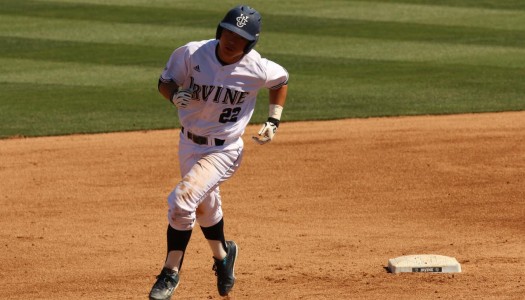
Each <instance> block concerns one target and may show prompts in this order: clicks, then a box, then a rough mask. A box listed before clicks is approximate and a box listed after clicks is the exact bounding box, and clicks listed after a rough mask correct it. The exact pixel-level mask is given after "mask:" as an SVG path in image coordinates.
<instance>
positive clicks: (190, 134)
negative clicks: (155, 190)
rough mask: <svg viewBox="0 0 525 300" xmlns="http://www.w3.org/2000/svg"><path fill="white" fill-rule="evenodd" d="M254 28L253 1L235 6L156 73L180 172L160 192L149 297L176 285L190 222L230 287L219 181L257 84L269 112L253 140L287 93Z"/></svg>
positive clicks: (266, 130)
mask: <svg viewBox="0 0 525 300" xmlns="http://www.w3.org/2000/svg"><path fill="white" fill-rule="evenodd" d="M260 29H261V15H260V14H259V13H258V12H257V11H256V10H255V9H253V8H251V7H249V6H246V5H240V6H236V7H234V8H233V9H231V10H230V11H228V13H227V14H226V16H225V17H224V19H223V20H222V21H221V22H220V23H219V25H218V27H217V32H216V37H215V39H211V40H205V41H196V42H190V43H188V44H186V45H184V46H182V47H179V48H177V49H175V51H174V52H173V53H172V54H171V56H170V58H169V60H168V62H167V64H166V67H165V68H164V71H163V72H162V74H161V76H160V79H159V85H158V88H159V92H160V93H161V94H162V96H164V97H165V98H166V99H168V100H169V101H171V102H172V103H173V104H174V105H175V106H176V107H177V109H178V115H179V120H180V123H181V125H182V128H181V131H180V142H179V162H180V171H181V176H182V180H181V181H180V182H179V183H178V184H177V186H176V187H175V189H174V190H173V191H172V192H171V193H170V194H169V196H168V206H169V209H168V221H169V225H168V230H167V248H168V249H167V256H166V260H165V262H164V266H163V268H162V271H161V272H160V275H158V276H157V281H156V282H155V284H154V285H153V287H152V289H151V292H150V294H149V298H150V299H170V298H171V296H172V294H173V292H174V290H175V289H176V288H177V286H178V284H179V273H180V270H181V266H182V262H183V258H184V253H185V250H186V247H187V245H188V243H189V240H190V237H191V234H192V230H193V228H194V226H195V224H196V222H197V223H198V224H199V226H200V228H201V230H202V232H203V234H204V237H205V238H206V240H207V241H208V243H209V246H210V248H211V251H212V253H213V260H214V264H213V270H215V275H216V276H217V289H218V291H219V294H220V295H221V296H226V295H228V293H229V292H230V291H231V289H232V288H233V285H234V282H235V274H234V267H235V260H236V258H237V254H238V253H239V248H238V246H237V244H236V243H235V242H233V241H230V240H228V241H227V240H226V238H225V235H224V221H223V212H222V209H221V195H220V191H219V186H220V184H221V183H223V182H224V181H226V180H227V179H229V178H230V177H231V176H232V175H233V174H234V173H235V171H236V170H237V169H238V168H239V166H240V164H241V160H242V157H243V145H244V144H243V140H242V138H241V136H242V135H243V133H244V130H245V128H246V125H247V124H248V122H249V120H250V118H251V116H252V114H253V111H254V107H255V101H256V98H257V92H258V90H259V89H261V88H267V89H269V117H268V120H267V121H266V122H265V123H264V124H263V125H262V127H261V129H260V130H259V132H258V135H257V136H255V137H253V139H254V141H255V142H257V143H259V144H261V145H264V144H266V143H268V142H270V141H271V140H272V139H273V138H274V135H275V133H276V131H277V128H278V127H279V120H280V119H281V114H282V110H283V106H284V103H285V100H286V94H287V83H288V73H287V71H286V70H285V69H284V68H283V67H281V66H280V65H278V64H276V63H275V62H272V61H270V60H268V59H265V58H262V57H261V55H260V54H259V53H258V52H257V51H255V50H253V48H254V47H255V45H256V44H257V41H258V39H259V32H260Z"/></svg>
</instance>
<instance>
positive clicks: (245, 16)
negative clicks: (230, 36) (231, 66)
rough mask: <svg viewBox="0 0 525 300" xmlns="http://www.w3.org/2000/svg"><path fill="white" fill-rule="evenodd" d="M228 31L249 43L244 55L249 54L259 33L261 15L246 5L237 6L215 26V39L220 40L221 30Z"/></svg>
mask: <svg viewBox="0 0 525 300" xmlns="http://www.w3.org/2000/svg"><path fill="white" fill-rule="evenodd" d="M223 29H228V30H229V31H232V32H235V33H236V34H238V35H240V36H242V37H243V38H245V39H247V40H248V41H249V43H248V45H247V46H246V48H244V53H245V54H246V53H248V52H250V51H251V50H252V49H253V47H255V44H257V41H258V40H259V33H260V32H261V14H259V12H258V11H256V10H255V9H253V8H251V7H249V6H247V5H239V6H236V7H234V8H232V9H231V10H230V11H229V12H228V13H227V14H226V16H225V17H224V19H222V21H221V22H220V23H219V26H217V34H216V35H215V37H216V38H217V39H220V38H221V34H222V30H223Z"/></svg>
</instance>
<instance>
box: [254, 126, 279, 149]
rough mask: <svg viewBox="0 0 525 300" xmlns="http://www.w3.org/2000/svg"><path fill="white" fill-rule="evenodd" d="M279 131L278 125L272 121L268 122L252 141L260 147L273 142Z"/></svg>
mask: <svg viewBox="0 0 525 300" xmlns="http://www.w3.org/2000/svg"><path fill="white" fill-rule="evenodd" d="M276 131H277V125H276V124H275V123H273V122H271V121H267V122H266V123H264V124H263V126H262V127H261V130H259V135H258V136H252V139H253V140H254V141H255V142H257V143H258V144H259V145H264V144H266V143H269V142H271V141H272V139H273V137H274V136H275V132H276Z"/></svg>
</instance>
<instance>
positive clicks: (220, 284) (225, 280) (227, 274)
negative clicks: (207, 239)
mask: <svg viewBox="0 0 525 300" xmlns="http://www.w3.org/2000/svg"><path fill="white" fill-rule="evenodd" d="M226 246H227V247H228V254H227V255H226V257H225V258H224V259H223V260H218V259H216V258H215V257H214V258H213V260H215V264H214V265H213V270H214V271H215V276H217V289H218V290H219V295H221V296H228V293H229V292H230V291H231V289H232V288H233V284H234V283H235V259H236V258H237V244H235V242H234V241H227V242H226Z"/></svg>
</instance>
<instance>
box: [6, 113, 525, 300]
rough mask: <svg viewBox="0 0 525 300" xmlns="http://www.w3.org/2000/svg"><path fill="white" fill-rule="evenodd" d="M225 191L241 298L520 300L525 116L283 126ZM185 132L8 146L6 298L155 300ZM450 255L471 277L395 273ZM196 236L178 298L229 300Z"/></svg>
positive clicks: (523, 286)
mask: <svg viewBox="0 0 525 300" xmlns="http://www.w3.org/2000/svg"><path fill="white" fill-rule="evenodd" d="M257 130H258V126H250V127H248V128H247V131H246V134H245V146H246V147H245V149H246V153H245V157H244V161H243V165H242V167H241V169H240V170H239V172H238V173H237V174H235V175H234V177H233V178H232V179H231V180H229V181H228V182H226V183H225V184H224V185H223V186H222V187H221V193H222V198H223V209H224V213H225V226H226V237H227V238H228V239H233V240H235V241H236V242H237V244H238V245H239V247H240V253H239V256H238V262H237V268H236V276H237V282H236V285H235V288H234V292H233V293H232V296H231V297H230V298H231V299H358V298H359V299H385V298H391V299H437V298H441V299H476V298H477V299H481V298H483V299H490V298H492V299H522V298H521V297H522V296H523V295H525V271H524V270H525V112H508V113H486V114H469V115H451V116H418V117H401V118H371V119H350V120H338V121H326V122H300V123H283V124H282V126H281V127H280V128H279V132H278V133H277V135H276V139H275V141H274V142H272V143H270V144H268V145H265V146H259V145H256V144H255V143H253V142H252V141H250V138H249V137H250V136H251V135H252V134H254V133H255V132H256V131H257ZM177 142H178V130H164V131H148V132H129V133H111V134H97V135H74V136H63V137H42V138H27V139H8V140H1V141H0V207H1V208H0V240H1V244H0V259H1V268H0V299H146V298H147V294H148V292H149V289H150V288H151V285H152V284H153V283H154V281H155V275H157V274H158V272H159V271H160V267H161V264H162V262H163V259H164V256H165V248H166V246H165V231H166V225H167V219H166V210H167V204H166V197H167V195H168V194H169V192H170V191H171V189H172V187H174V186H175V184H176V183H177V181H178V180H179V178H180V177H179V169H178V160H177ZM408 254H440V255H446V256H452V257H455V258H457V259H458V261H459V262H460V263H461V266H462V270H463V272H462V273H457V274H415V273H414V274H398V275H394V274H390V273H388V272H387V270H386V269H385V267H386V266H387V263H388V259H389V258H393V257H397V256H401V255H408ZM211 266H212V258H211V252H210V250H209V249H208V246H207V243H206V241H205V240H204V237H203V235H202V233H201V231H200V230H199V229H196V230H194V232H193V236H192V240H191V242H190V245H189V247H188V251H187V254H186V257H185V261H184V267H183V270H182V272H181V284H180V286H179V288H178V289H177V291H176V294H175V296H174V297H173V299H219V298H220V297H219V296H218V293H217V291H216V287H215V280H216V279H215V276H214V273H213V271H212V270H211ZM520 295H521V296H520Z"/></svg>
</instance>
